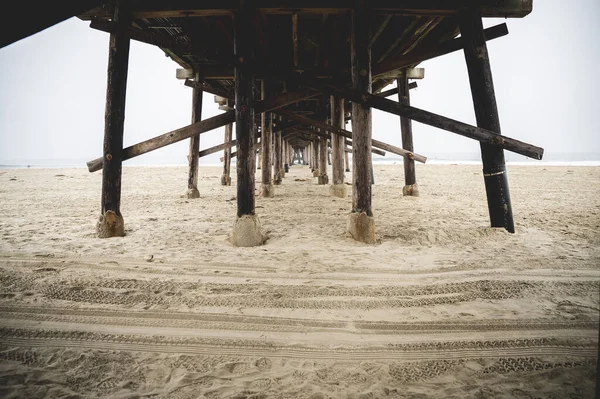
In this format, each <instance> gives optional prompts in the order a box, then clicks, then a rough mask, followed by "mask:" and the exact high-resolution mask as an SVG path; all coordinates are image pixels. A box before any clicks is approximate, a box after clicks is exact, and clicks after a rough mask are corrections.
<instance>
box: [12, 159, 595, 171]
mask: <svg viewBox="0 0 600 399" xmlns="http://www.w3.org/2000/svg"><path fill="white" fill-rule="evenodd" d="M233 164H234V165H235V162H233ZM395 164H402V159H390V160H385V159H378V160H373V165H395ZM420 165H423V164H420ZM425 165H481V161H449V160H437V159H431V160H428V161H427V163H426V164H425ZM506 165H507V166H509V167H510V166H573V167H577V166H600V160H597V161H535V160H531V161H507V162H506ZM186 166H187V164H127V163H124V164H123V167H124V168H180V167H186ZM199 166H200V167H201V168H203V167H208V168H216V167H222V166H223V164H216V163H207V164H200V165H199ZM296 166H298V165H296ZM28 168H29V169H85V168H86V165H85V164H33V163H32V164H7V165H2V164H0V169H28Z"/></svg>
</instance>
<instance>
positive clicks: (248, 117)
mask: <svg viewBox="0 0 600 399" xmlns="http://www.w3.org/2000/svg"><path fill="white" fill-rule="evenodd" d="M249 3H250V1H247V2H245V3H244V4H243V5H242V7H241V8H240V10H239V11H238V12H236V14H235V16H234V53H235V57H236V58H237V59H238V60H239V62H240V65H238V66H236V68H235V125H236V131H235V133H236V140H237V153H238V157H237V220H236V222H235V225H234V227H233V234H232V235H231V242H232V244H233V245H235V246H238V247H253V246H257V245H262V244H263V243H264V242H265V240H266V236H265V235H264V233H263V232H262V229H261V226H260V221H259V220H258V218H257V217H256V215H255V214H254V209H255V198H254V173H255V172H254V167H255V163H256V153H255V151H254V135H255V133H256V127H255V124H254V76H253V74H252V72H251V69H250V65H251V64H252V52H253V48H254V28H253V26H252V20H253V16H254V14H255V12H256V11H255V9H254V8H253V7H252V6H251V5H250V4H249Z"/></svg>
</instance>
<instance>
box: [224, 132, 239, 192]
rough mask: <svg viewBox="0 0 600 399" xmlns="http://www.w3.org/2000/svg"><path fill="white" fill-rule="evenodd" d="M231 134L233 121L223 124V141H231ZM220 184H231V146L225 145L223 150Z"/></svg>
mask: <svg viewBox="0 0 600 399" xmlns="http://www.w3.org/2000/svg"><path fill="white" fill-rule="evenodd" d="M232 136H233V123H230V124H229V125H225V135H224V137H223V142H224V143H229V142H231V141H232V138H233V137H232ZM236 143H237V141H236ZM221 185H223V186H231V147H226V148H225V149H224V150H223V176H221Z"/></svg>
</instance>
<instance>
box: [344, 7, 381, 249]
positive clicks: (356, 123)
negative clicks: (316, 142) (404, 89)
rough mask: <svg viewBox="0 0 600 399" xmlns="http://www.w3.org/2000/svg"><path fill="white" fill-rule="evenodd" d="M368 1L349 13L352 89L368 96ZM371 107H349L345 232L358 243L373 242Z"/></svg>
mask: <svg viewBox="0 0 600 399" xmlns="http://www.w3.org/2000/svg"><path fill="white" fill-rule="evenodd" d="M367 1H368V0H357V6H356V8H355V9H354V10H353V12H352V28H351V45H350V54H351V66H352V86H353V89H354V90H355V91H357V92H360V93H371V84H372V81H371V17H372V16H371V12H370V10H369V8H368V6H367ZM371 118H372V115H371V107H370V106H366V105H363V104H361V103H356V102H353V103H352V149H353V151H352V163H353V168H352V177H353V178H352V186H353V190H352V213H351V215H350V220H349V222H348V231H349V233H350V234H351V235H352V237H353V238H354V239H355V240H357V241H362V242H366V243H370V244H372V243H374V242H375V222H374V220H373V211H372V209H371V135H372V132H371V129H372V124H371V123H372V122H371Z"/></svg>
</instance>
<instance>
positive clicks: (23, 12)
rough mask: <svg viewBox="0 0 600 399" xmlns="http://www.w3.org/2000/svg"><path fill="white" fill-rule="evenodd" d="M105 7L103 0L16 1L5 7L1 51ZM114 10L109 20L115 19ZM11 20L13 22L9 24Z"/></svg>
mask: <svg viewBox="0 0 600 399" xmlns="http://www.w3.org/2000/svg"><path fill="white" fill-rule="evenodd" d="M102 3H104V1H103V0H56V1H38V2H30V1H15V2H12V3H10V4H7V3H5V7H6V8H5V12H4V16H5V17H6V18H7V20H5V22H4V23H3V24H2V25H0V48H2V47H5V46H8V45H9V44H11V43H14V42H17V41H19V40H21V39H24V38H26V37H28V36H31V35H33V34H36V33H38V32H41V31H43V30H44V29H46V28H49V27H51V26H53V25H55V24H57V23H59V22H62V21H64V20H66V19H69V18H71V17H73V16H75V15H78V14H81V13H85V12H86V11H88V10H92V9H94V8H95V7H98V6H99V5H101V4H102ZM113 14H114V10H112V11H111V13H110V14H109V16H110V17H111V18H112V16H113ZM8 18H10V20H8Z"/></svg>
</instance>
